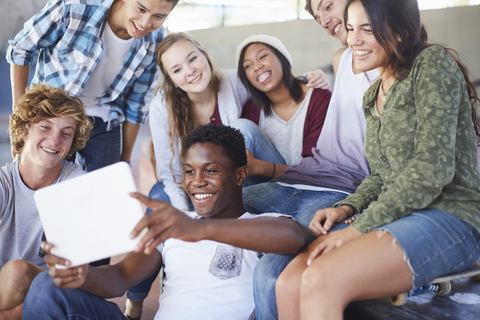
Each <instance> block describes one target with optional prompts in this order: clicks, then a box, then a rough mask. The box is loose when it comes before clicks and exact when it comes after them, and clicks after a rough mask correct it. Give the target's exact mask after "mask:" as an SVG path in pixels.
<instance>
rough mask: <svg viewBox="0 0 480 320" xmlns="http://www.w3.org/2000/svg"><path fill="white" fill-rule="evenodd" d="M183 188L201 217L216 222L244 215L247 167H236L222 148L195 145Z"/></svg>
mask: <svg viewBox="0 0 480 320" xmlns="http://www.w3.org/2000/svg"><path fill="white" fill-rule="evenodd" d="M184 169H185V174H184V185H185V190H186V192H187V194H188V196H189V197H190V200H191V201H192V203H193V206H194V207H195V210H196V212H197V214H198V215H200V216H203V217H209V218H214V219H224V218H233V219H236V218H238V217H239V216H240V215H241V214H243V212H244V211H243V210H244V209H243V208H241V209H240V211H239V210H238V209H239V208H238V207H239V205H238V204H239V203H240V204H241V203H242V184H243V182H244V181H245V177H246V166H243V167H240V168H234V167H233V164H232V161H231V160H230V158H228V157H227V156H226V155H224V150H223V148H222V147H221V146H218V145H216V144H213V143H210V142H204V143H196V144H194V145H192V146H191V147H190V148H189V149H188V151H187V155H186V158H185V167H184Z"/></svg>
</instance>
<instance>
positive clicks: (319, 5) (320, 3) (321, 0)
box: [316, 0, 323, 10]
mask: <svg viewBox="0 0 480 320" xmlns="http://www.w3.org/2000/svg"><path fill="white" fill-rule="evenodd" d="M322 3H323V0H320V2H319V3H318V5H317V8H316V9H317V10H320V7H321V6H322Z"/></svg>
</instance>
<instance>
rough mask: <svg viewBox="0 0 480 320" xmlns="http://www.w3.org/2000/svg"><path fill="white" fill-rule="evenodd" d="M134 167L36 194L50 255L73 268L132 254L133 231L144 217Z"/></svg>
mask: <svg viewBox="0 0 480 320" xmlns="http://www.w3.org/2000/svg"><path fill="white" fill-rule="evenodd" d="M135 191H136V187H135V182H134V180H133V177H132V172H131V169H130V166H129V165H128V164H127V163H126V162H118V163H116V164H113V165H110V166H108V167H105V168H101V169H98V170H95V171H93V172H89V173H87V174H84V175H82V176H80V177H76V178H73V179H70V180H67V181H64V182H61V183H58V184H55V185H52V186H49V187H46V188H43V189H40V190H38V191H36V192H35V194H34V199H35V203H36V205H37V209H38V213H39V215H40V220H41V222H42V225H43V229H44V231H45V236H46V238H47V241H48V242H50V243H52V244H53V245H54V246H55V248H53V249H52V253H53V254H55V255H57V256H59V257H62V258H65V259H68V260H70V261H71V262H72V266H78V265H82V264H86V263H90V262H92V261H96V260H100V259H104V258H108V257H112V256H115V255H118V254H123V253H126V252H129V251H132V250H133V249H134V248H135V246H136V245H137V243H138V242H139V241H140V239H141V237H142V236H143V235H144V234H145V232H146V231H147V230H146V229H145V230H144V231H143V232H142V233H141V234H140V235H139V236H138V237H137V238H136V239H130V233H131V232H132V230H133V228H134V227H135V225H136V224H137V223H138V221H140V219H141V218H142V217H143V215H144V213H143V209H142V206H141V204H140V202H139V201H138V200H136V199H134V198H132V197H130V196H129V194H128V193H129V192H135Z"/></svg>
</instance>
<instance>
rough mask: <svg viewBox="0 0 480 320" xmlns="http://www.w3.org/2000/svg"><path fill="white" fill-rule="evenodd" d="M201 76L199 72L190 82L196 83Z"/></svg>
mask: <svg viewBox="0 0 480 320" xmlns="http://www.w3.org/2000/svg"><path fill="white" fill-rule="evenodd" d="M200 76H201V74H199V75H198V76H197V77H196V78H195V79H193V80H192V81H190V83H194V82H196V81H198V80H199V79H200Z"/></svg>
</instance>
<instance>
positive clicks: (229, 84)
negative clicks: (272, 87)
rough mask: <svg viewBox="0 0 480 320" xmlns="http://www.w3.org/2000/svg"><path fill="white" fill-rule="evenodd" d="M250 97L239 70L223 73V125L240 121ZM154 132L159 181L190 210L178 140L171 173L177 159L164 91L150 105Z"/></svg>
mask: <svg viewBox="0 0 480 320" xmlns="http://www.w3.org/2000/svg"><path fill="white" fill-rule="evenodd" d="M249 98H250V95H249V94H248V92H247V90H246V89H245V87H244V86H243V84H242V83H241V82H240V79H239V78H238V77H237V70H225V71H223V72H222V82H221V84H220V91H219V92H218V96H217V99H218V111H219V113H220V119H221V120H222V124H224V125H228V124H229V123H230V122H232V121H234V120H236V119H238V118H240V116H241V114H242V108H243V105H244V104H245V103H246V102H247V100H248V99H249ZM149 121H150V132H151V134H152V141H153V148H154V150H155V158H156V161H157V173H158V180H159V181H160V182H163V184H164V185H165V189H164V190H165V193H166V194H167V195H168V196H169V197H170V202H171V204H172V205H173V206H174V207H175V208H177V209H180V210H183V209H187V208H188V207H189V206H188V199H187V195H186V194H185V192H184V191H183V190H182V189H181V187H180V183H181V181H182V173H183V168H182V166H181V161H180V150H181V143H180V141H178V137H176V141H175V143H174V148H175V158H174V159H173V161H172V169H173V171H174V173H172V171H171V170H170V161H171V160H172V157H173V152H172V149H171V148H170V142H169V141H170V137H169V135H168V132H169V130H170V123H169V122H168V111H167V108H166V106H165V99H164V98H163V91H162V92H158V93H157V95H156V96H155V97H154V98H153V100H152V102H151V103H150V120H149Z"/></svg>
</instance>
